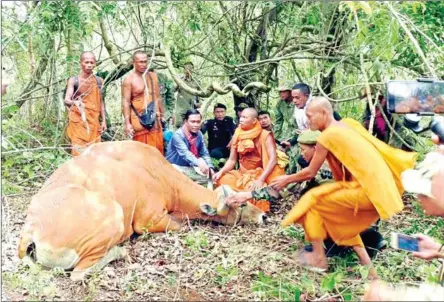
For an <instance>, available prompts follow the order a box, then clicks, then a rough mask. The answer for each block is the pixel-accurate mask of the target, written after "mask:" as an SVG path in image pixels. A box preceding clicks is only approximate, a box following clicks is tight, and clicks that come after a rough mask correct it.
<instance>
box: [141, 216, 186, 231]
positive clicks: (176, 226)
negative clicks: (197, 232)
mask: <svg viewBox="0 0 444 302" xmlns="http://www.w3.org/2000/svg"><path fill="white" fill-rule="evenodd" d="M181 227H182V225H181V224H180V223H179V222H177V221H176V220H174V219H173V218H172V217H171V216H170V215H169V214H165V216H163V217H162V219H161V220H160V221H159V222H158V223H156V224H154V225H152V226H150V227H148V232H150V233H157V232H165V231H178V230H180V228H181Z"/></svg>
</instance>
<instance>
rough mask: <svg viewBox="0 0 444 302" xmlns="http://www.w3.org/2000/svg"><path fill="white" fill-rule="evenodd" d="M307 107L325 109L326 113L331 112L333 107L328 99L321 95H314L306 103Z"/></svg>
mask: <svg viewBox="0 0 444 302" xmlns="http://www.w3.org/2000/svg"><path fill="white" fill-rule="evenodd" d="M308 108H312V109H325V110H326V111H327V112H328V113H330V114H333V107H332V106H331V103H330V101H329V100H328V99H327V98H325V97H323V96H317V97H314V98H313V100H312V101H311V102H310V103H309V104H308ZM308 108H307V109H308Z"/></svg>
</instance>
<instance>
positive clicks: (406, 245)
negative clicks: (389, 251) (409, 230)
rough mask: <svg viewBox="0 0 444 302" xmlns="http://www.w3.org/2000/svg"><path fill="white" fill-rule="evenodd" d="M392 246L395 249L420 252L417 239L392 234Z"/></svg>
mask: <svg viewBox="0 0 444 302" xmlns="http://www.w3.org/2000/svg"><path fill="white" fill-rule="evenodd" d="M391 245H392V247H393V248H394V249H399V250H404V251H408V252H419V244H418V238H416V237H412V236H408V235H404V234H399V233H392V240H391Z"/></svg>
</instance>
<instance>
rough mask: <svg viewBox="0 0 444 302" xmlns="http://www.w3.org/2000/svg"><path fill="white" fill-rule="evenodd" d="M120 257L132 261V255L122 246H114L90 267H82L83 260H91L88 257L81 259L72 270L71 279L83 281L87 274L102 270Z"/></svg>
mask: <svg viewBox="0 0 444 302" xmlns="http://www.w3.org/2000/svg"><path fill="white" fill-rule="evenodd" d="M119 259H125V260H126V261H130V257H129V254H128V252H127V250H126V249H125V248H124V247H122V246H114V247H113V248H111V249H110V250H109V251H108V252H107V253H106V254H105V256H103V257H102V259H100V260H99V262H97V263H96V264H94V265H93V266H91V267H89V268H86V269H82V262H83V261H89V259H88V258H85V259H83V260H82V261H80V262H79V263H78V264H77V266H76V267H75V268H74V270H73V271H72V273H71V280H72V281H82V280H83V279H84V278H85V277H86V276H87V275H89V274H91V273H93V272H94V271H99V270H102V269H103V268H104V267H105V266H106V265H108V264H109V263H111V262H113V261H114V260H119Z"/></svg>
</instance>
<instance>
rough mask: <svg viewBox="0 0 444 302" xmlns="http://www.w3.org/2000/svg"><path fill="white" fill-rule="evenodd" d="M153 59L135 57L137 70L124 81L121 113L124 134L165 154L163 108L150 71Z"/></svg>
mask: <svg viewBox="0 0 444 302" xmlns="http://www.w3.org/2000/svg"><path fill="white" fill-rule="evenodd" d="M149 60H151V58H150V57H149V56H148V55H147V54H146V53H145V52H143V51H136V52H135V53H134V54H133V65H134V71H133V72H131V73H130V74H129V75H128V76H127V77H126V78H125V80H124V81H123V85H122V110H123V116H124V127H125V128H124V129H125V133H126V134H127V135H128V136H129V137H130V138H132V139H133V140H135V141H138V142H141V143H144V144H148V145H150V146H153V147H155V148H156V149H157V150H159V152H160V153H162V154H163V151H164V150H163V133H162V124H161V119H162V118H163V112H164V109H163V105H162V101H161V97H160V90H159V81H158V78H157V74H156V73H155V72H151V71H148V61H149Z"/></svg>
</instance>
